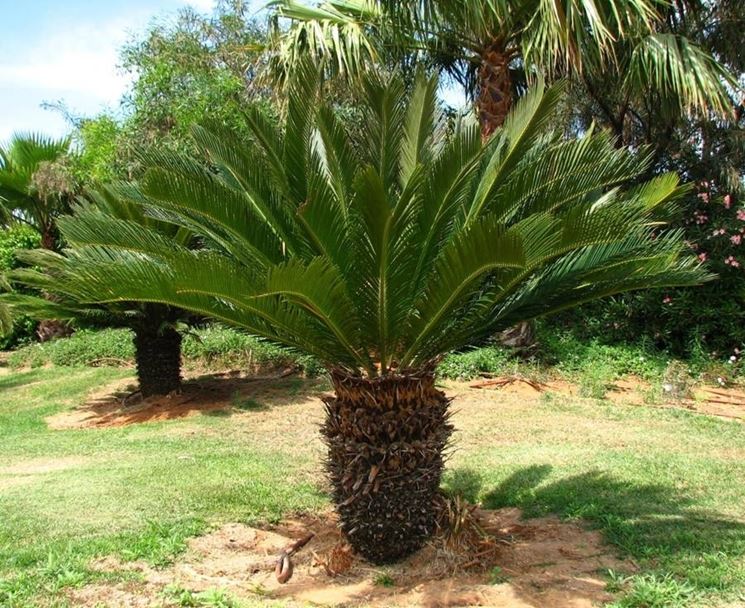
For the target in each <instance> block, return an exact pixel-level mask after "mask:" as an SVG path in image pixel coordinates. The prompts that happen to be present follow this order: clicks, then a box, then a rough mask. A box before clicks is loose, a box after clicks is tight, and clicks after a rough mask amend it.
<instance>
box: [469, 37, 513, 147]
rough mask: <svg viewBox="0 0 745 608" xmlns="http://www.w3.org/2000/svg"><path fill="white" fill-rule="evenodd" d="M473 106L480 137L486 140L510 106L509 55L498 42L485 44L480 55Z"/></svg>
mask: <svg viewBox="0 0 745 608" xmlns="http://www.w3.org/2000/svg"><path fill="white" fill-rule="evenodd" d="M478 79H479V80H478V98H477V100H476V106H477V108H478V113H479V121H480V123H481V137H482V138H483V139H484V140H486V139H488V138H489V136H490V135H491V134H492V133H494V131H495V130H496V129H497V128H499V127H501V126H502V124H503V123H504V119H505V118H506V117H507V114H508V113H509V111H510V108H511V107H512V78H511V76H510V57H509V55H508V53H507V52H506V50H505V49H504V48H503V47H502V45H501V44H500V43H495V44H492V45H491V46H489V47H487V48H486V50H485V51H484V52H483V53H482V55H481V66H480V67H479V75H478Z"/></svg>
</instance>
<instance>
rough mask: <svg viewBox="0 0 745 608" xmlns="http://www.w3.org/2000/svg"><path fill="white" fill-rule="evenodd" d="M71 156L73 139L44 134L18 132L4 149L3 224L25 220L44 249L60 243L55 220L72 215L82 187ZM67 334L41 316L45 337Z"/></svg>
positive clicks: (0, 171) (0, 158)
mask: <svg viewBox="0 0 745 608" xmlns="http://www.w3.org/2000/svg"><path fill="white" fill-rule="evenodd" d="M71 156H72V155H71V149H70V138H61V139H54V138H51V137H46V136H44V135H40V134H26V135H14V136H13V137H12V138H11V140H10V143H9V144H8V145H7V146H6V147H4V148H3V147H0V206H2V209H3V215H4V216H5V221H6V224H5V226H6V227H7V226H8V225H10V224H12V223H21V224H25V225H27V226H29V227H31V228H32V229H33V230H35V231H36V232H38V234H39V238H40V245H41V246H42V247H44V248H45V249H49V250H57V249H58V248H59V247H60V241H59V231H58V229H57V220H58V219H59V217H60V216H61V215H63V214H65V213H69V211H70V205H71V202H72V200H73V199H74V197H75V194H76V191H77V189H78V184H77V183H76V181H75V179H74V176H73V173H72V171H71V170H70V158H71ZM8 315H9V313H8V311H7V310H5V311H3V317H4V318H5V321H4V325H5V326H6V328H5V331H6V332H7V331H11V332H12V329H10V327H9V326H8V324H9V320H8ZM21 324H23V323H22V322H21ZM17 326H18V324H16V328H17ZM69 333H70V330H69V328H68V327H67V326H65V325H64V324H61V323H59V322H58V321H56V320H54V319H42V320H41V322H40V323H39V324H38V326H37V328H36V334H37V336H38V337H39V338H40V339H41V340H49V339H52V338H56V337H60V336H64V335H69Z"/></svg>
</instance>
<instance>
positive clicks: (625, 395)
mask: <svg viewBox="0 0 745 608" xmlns="http://www.w3.org/2000/svg"><path fill="white" fill-rule="evenodd" d="M286 377H287V373H284V374H283V373H279V374H276V375H271V376H244V375H242V374H240V373H238V372H225V373H216V374H210V375H206V376H199V377H195V378H192V379H191V380H189V381H187V382H186V383H185V384H184V387H183V389H182V390H181V391H179V392H178V393H172V394H170V395H166V396H164V397H151V398H148V399H144V400H143V399H141V398H139V397H138V396H137V395H136V394H135V395H133V393H132V391H134V389H135V388H136V386H135V385H134V384H133V382H132V380H130V379H124V380H118V381H116V382H114V383H113V384H110V385H107V386H104V387H102V388H101V389H100V390H98V391H96V392H94V393H93V394H91V395H90V396H89V398H88V400H87V401H86V402H85V403H83V404H82V405H80V406H78V407H75V408H73V409H71V410H67V411H64V412H62V413H60V414H57V415H55V416H51V417H49V418H47V423H48V424H49V426H50V427H51V428H54V429H72V428H95V427H115V426H125V425H128V424H140V423H145V422H152V421H162V420H172V419H176V418H185V417H188V416H192V415H196V414H201V413H205V412H214V411H218V410H221V411H225V412H230V411H233V410H235V409H236V408H240V403H241V402H242V401H245V400H247V399H251V400H257V399H258V400H260V402H261V403H263V404H269V403H271V404H272V405H276V404H277V402H278V401H282V400H283V391H284V389H285V388H286V387H284V386H283V384H282V380H283V379H284V378H286ZM288 380H290V381H293V380H296V381H299V382H300V381H301V380H299V379H296V378H289V379H288ZM310 385H311V389H313V390H312V391H311V392H314V393H315V394H314V395H312V396H311V397H310V398H311V399H317V397H318V395H319V394H320V389H319V386H321V383H320V382H318V381H316V382H313V381H311V382H310ZM471 389H478V390H477V391H472V390H471ZM649 389H650V386H649V385H648V384H646V383H644V382H643V381H641V380H639V379H636V378H629V379H624V380H619V381H617V382H616V383H615V384H614V385H613V386H612V387H611V390H609V392H608V394H607V395H606V399H607V400H609V401H611V402H613V403H620V404H625V405H639V406H646V407H662V408H683V409H687V410H690V411H693V412H697V413H701V414H707V415H711V416H720V417H724V418H732V419H738V420H743V421H745V391H743V390H738V389H734V388H723V389H716V388H708V387H699V388H697V389H696V390H695V395H694V396H695V398H694V399H685V400H680V401H660V402H659V403H655V404H653V405H650V404H649V403H647V402H646V400H645V394H647V392H648V391H649ZM464 391H466V392H481V391H489V392H492V391H498V392H499V395H500V399H505V398H506V399H508V400H512V399H519V400H521V401H525V402H526V403H530V402H535V401H537V400H538V399H540V398H541V395H542V394H544V393H547V392H548V393H554V394H559V395H565V396H572V397H579V389H578V387H577V386H575V385H573V384H571V383H569V382H566V381H564V380H550V381H548V382H537V381H534V380H530V379H526V378H519V377H504V378H493V379H489V380H479V381H476V382H471V383H469V384H464V383H451V384H449V386H448V394H451V395H453V396H455V395H458V394H462V393H463V392H464ZM306 393H307V391H306ZM287 397H288V396H287V395H286V394H284V401H287V402H289V401H292V400H293V399H288V398H287ZM294 400H295V401H297V396H295V398H294Z"/></svg>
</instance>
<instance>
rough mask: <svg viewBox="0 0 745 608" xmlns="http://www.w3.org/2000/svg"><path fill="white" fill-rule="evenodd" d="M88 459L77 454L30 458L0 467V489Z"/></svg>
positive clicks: (70, 466)
mask: <svg viewBox="0 0 745 608" xmlns="http://www.w3.org/2000/svg"><path fill="white" fill-rule="evenodd" d="M89 461H90V459H88V458H81V457H78V456H67V457H55V458H32V459H29V460H24V461H22V462H18V463H16V464H12V465H7V466H4V467H0V490H4V489H7V488H11V487H15V486H19V485H24V484H26V483H29V482H31V481H33V480H34V479H35V478H36V477H37V476H38V475H44V474H46V473H56V472H57V471H65V470H67V469H74V468H76V467H79V466H82V465H84V464H86V463H88V462H89Z"/></svg>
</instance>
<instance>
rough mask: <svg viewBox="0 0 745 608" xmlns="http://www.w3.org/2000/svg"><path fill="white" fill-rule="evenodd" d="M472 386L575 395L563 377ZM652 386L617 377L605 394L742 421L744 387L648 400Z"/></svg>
mask: <svg viewBox="0 0 745 608" xmlns="http://www.w3.org/2000/svg"><path fill="white" fill-rule="evenodd" d="M469 387H470V388H474V389H482V390H483V389H495V390H498V391H499V394H500V395H505V396H511V397H517V398H525V399H535V398H537V397H538V396H540V394H541V393H544V392H552V393H557V394H560V395H568V396H578V395H579V390H578V387H577V386H575V385H573V384H572V383H570V382H567V381H565V380H549V381H547V382H537V381H534V380H531V379H527V378H521V377H511V376H510V377H500V378H491V379H488V380H480V381H477V382H472V383H470V384H469ZM651 389H652V386H651V385H650V384H649V383H647V382H644V381H643V380H641V379H640V378H634V377H629V378H624V379H621V380H617V381H615V382H614V383H613V385H612V386H611V387H610V390H609V391H608V393H607V394H606V396H605V398H606V399H607V400H608V401H611V402H613V403H619V404H625V405H642V406H648V407H663V408H681V409H686V410H690V411H693V412H696V413H700V414H707V415H709V416H719V417H722V418H733V419H736V420H743V421H745V391H744V390H742V389H739V388H732V387H726V388H712V387H706V386H701V387H697V388H696V389H694V391H693V393H694V394H693V398H692V399H679V400H672V399H671V400H660V401H659V402H658V403H653V404H650V403H648V399H647V398H646V395H647V394H648V393H649V392H650V391H651Z"/></svg>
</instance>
